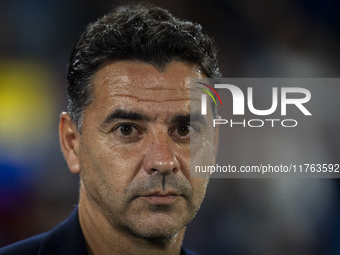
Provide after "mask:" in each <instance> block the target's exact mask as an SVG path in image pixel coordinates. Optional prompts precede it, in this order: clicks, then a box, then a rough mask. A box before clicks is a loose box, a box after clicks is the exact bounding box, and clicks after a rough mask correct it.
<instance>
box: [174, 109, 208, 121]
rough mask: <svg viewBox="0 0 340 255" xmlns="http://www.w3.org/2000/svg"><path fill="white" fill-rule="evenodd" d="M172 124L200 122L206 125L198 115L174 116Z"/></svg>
mask: <svg viewBox="0 0 340 255" xmlns="http://www.w3.org/2000/svg"><path fill="white" fill-rule="evenodd" d="M171 122H172V123H189V122H200V123H202V124H206V121H205V118H203V116H202V115H201V114H200V113H198V112H195V113H191V114H187V115H178V116H175V117H174V118H173V119H172V120H171Z"/></svg>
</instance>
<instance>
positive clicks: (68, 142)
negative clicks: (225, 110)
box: [59, 112, 80, 174]
mask: <svg viewBox="0 0 340 255" xmlns="http://www.w3.org/2000/svg"><path fill="white" fill-rule="evenodd" d="M59 140H60V145H61V150H62V151H63V154H64V157H65V159H66V161H67V165H68V168H69V169H70V171H71V172H72V173H74V174H78V173H79V172H80V165H79V158H78V152H79V140H80V133H79V131H78V129H77V127H76V125H75V124H74V123H73V121H72V119H71V116H70V115H69V114H67V113H65V112H63V113H61V114H60V122H59Z"/></svg>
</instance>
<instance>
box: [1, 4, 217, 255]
mask: <svg viewBox="0 0 340 255" xmlns="http://www.w3.org/2000/svg"><path fill="white" fill-rule="evenodd" d="M219 76H220V72H219V68H218V64H217V60H216V51H215V48H214V46H213V45H212V42H211V39H210V38H209V37H208V36H207V35H205V34H203V33H202V31H201V27H200V26H199V25H195V24H193V23H191V22H188V21H182V20H179V19H177V18H175V17H173V16H172V15H171V14H169V13H168V12H167V11H166V10H163V9H161V8H158V7H153V6H148V5H140V4H138V5H130V6H123V7H120V8H116V9H114V10H113V11H111V12H110V13H108V14H107V15H106V16H104V17H103V18H101V19H100V20H98V21H97V22H95V23H93V24H90V25H89V26H88V27H87V28H86V30H85V31H84V33H83V34H82V35H81V37H80V39H79V41H78V43H77V44H76V46H75V48H74V50H73V53H72V55H71V60H70V65H69V73H68V81H69V87H68V96H69V109H68V110H69V112H68V113H62V114H61V117H60V125H59V134H60V143H61V148H62V151H63V154H64V156H65V159H66V161H67V164H68V167H69V169H70V171H71V172H72V173H75V174H78V173H79V174H80V198H79V205H78V207H77V209H76V210H75V211H74V212H73V213H72V215H71V216H70V217H69V218H68V219H66V220H65V221H64V222H63V223H61V224H60V225H58V226H57V227H55V228H54V229H52V230H51V231H50V232H47V233H45V234H41V235H38V236H36V237H33V238H30V239H27V240H24V241H21V242H19V243H17V244H13V245H11V246H8V247H6V248H4V249H0V254H41V255H42V254H49V255H51V254H63V255H64V254H95V255H97V254H148V255H152V254H169V255H175V254H176V255H179V254H182V255H184V254H195V253H194V252H192V251H189V250H188V249H185V248H184V247H182V240H183V237H184V232H185V227H186V225H187V224H188V223H189V222H190V221H191V220H192V219H193V217H194V216H195V214H196V212H197V210H198V209H199V207H200V205H201V202H202V200H203V198H204V195H205V190H206V187H207V184H208V178H196V179H195V178H190V164H203V163H204V164H209V165H212V164H213V162H214V157H215V153H216V141H217V132H215V131H214V130H213V129H212V127H211V125H208V124H207V121H206V120H204V119H203V118H202V116H201V115H200V114H199V113H200V112H199V111H198V112H197V113H196V114H195V113H193V114H191V115H190V97H191V102H194V104H192V106H191V107H193V108H195V105H197V108H199V107H198V106H199V104H200V97H199V95H196V94H195V93H192V95H190V91H192V89H191V90H190V78H212V77H219ZM209 108H210V111H213V109H212V107H211V106H209ZM192 110H193V109H191V111H192ZM190 154H191V157H190Z"/></svg>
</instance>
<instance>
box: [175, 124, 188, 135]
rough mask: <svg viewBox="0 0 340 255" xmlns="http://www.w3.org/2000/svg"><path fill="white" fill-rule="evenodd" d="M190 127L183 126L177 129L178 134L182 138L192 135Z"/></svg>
mask: <svg viewBox="0 0 340 255" xmlns="http://www.w3.org/2000/svg"><path fill="white" fill-rule="evenodd" d="M190 128H191V127H190V125H181V126H179V127H177V133H178V134H179V135H180V136H187V135H188V134H189V133H190Z"/></svg>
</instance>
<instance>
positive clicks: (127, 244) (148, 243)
mask: <svg viewBox="0 0 340 255" xmlns="http://www.w3.org/2000/svg"><path fill="white" fill-rule="evenodd" d="M79 222H80V226H81V229H82V231H83V235H84V238H85V240H86V246H87V250H88V254H89V255H101V254H112V255H123V254H124V255H129V254H140V255H156V254H164V255H179V254H180V250H181V246H182V241H183V237H184V232H185V228H183V229H182V230H180V231H179V232H178V233H177V234H176V235H175V236H174V237H172V238H170V239H166V240H159V239H157V240H155V239H142V238H140V237H136V236H134V235H132V234H130V233H127V232H124V231H121V230H118V229H115V228H114V227H113V226H111V224H110V223H109V220H108V219H107V218H106V217H105V215H104V214H103V212H102V211H101V210H100V209H99V208H98V207H97V206H91V204H90V203H89V201H88V200H87V198H86V195H84V194H82V192H80V200H79Z"/></svg>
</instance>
